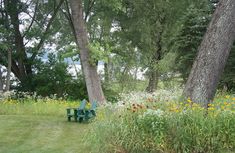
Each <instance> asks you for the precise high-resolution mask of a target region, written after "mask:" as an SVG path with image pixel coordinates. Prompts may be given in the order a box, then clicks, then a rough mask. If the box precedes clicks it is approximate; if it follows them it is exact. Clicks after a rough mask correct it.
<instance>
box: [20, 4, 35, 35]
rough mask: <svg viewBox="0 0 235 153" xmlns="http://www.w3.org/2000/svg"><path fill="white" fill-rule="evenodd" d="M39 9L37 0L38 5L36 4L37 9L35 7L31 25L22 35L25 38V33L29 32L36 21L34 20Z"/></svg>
mask: <svg viewBox="0 0 235 153" xmlns="http://www.w3.org/2000/svg"><path fill="white" fill-rule="evenodd" d="M37 9H38V0H37V2H36V6H35V9H34V14H33V17H32V21H31V23H30V25H29V27H28V28H27V30H26V31H25V33H24V34H23V36H22V37H23V38H24V37H25V35H26V34H27V33H28V32H29V30H30V29H31V27H32V25H33V23H34V21H35V18H36V14H37Z"/></svg>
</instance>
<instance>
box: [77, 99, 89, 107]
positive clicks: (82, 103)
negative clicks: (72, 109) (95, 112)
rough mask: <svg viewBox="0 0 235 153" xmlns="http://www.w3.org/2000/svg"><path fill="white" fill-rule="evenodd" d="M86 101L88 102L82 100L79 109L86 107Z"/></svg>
mask: <svg viewBox="0 0 235 153" xmlns="http://www.w3.org/2000/svg"><path fill="white" fill-rule="evenodd" d="M86 103H87V101H86V100H85V99H83V100H82V102H81V104H80V106H79V108H78V110H83V109H85V107H86Z"/></svg>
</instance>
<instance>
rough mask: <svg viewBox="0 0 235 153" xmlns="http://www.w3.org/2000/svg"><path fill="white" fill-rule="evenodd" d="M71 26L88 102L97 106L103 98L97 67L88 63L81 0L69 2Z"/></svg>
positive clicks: (88, 56) (101, 102) (103, 100)
mask: <svg viewBox="0 0 235 153" xmlns="http://www.w3.org/2000/svg"><path fill="white" fill-rule="evenodd" d="M70 6H71V10H72V18H73V24H74V28H75V32H76V40H77V44H78V47H79V48H80V59H81V64H82V68H83V73H84V76H85V81H86V87H87V91H88V97H89V101H90V102H94V101H97V102H98V103H99V104H103V103H105V97H104V94H103V90H102V88H101V82H100V79H99V76H98V73H97V66H96V65H95V64H91V63H89V58H90V55H89V54H90V50H89V47H88V45H89V42H88V34H87V30H86V26H85V22H84V19H83V8H82V1H81V0H70Z"/></svg>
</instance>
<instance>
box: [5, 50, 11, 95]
mask: <svg viewBox="0 0 235 153" xmlns="http://www.w3.org/2000/svg"><path fill="white" fill-rule="evenodd" d="M11 54H12V52H11V50H10V49H8V55H7V61H8V66H7V80H6V91H9V90H10V83H11V82H10V80H11V60H12V56H11Z"/></svg>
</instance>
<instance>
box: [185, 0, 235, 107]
mask: <svg viewBox="0 0 235 153" xmlns="http://www.w3.org/2000/svg"><path fill="white" fill-rule="evenodd" d="M234 39H235V1H234V0H220V2H219V4H218V7H217V8H216V11H215V13H214V14H213V17H212V20H211V22H210V24H209V27H208V29H207V32H206V34H205V36H204V38H203V41H202V43H201V45H200V47H199V52H198V55H197V58H196V59H195V61H194V64H193V67H192V70H191V72H190V75H189V78H188V80H187V83H186V86H185V89H184V92H183V96H184V97H186V98H191V100H192V101H193V102H196V103H199V104H201V105H202V106H204V107H207V106H208V103H209V102H210V101H212V100H213V98H214V95H215V92H216V88H217V85H218V82H219V79H220V77H221V75H222V73H223V70H224V67H225V64H226V61H227V58H228V56H229V52H230V50H231V47H232V45H233V42H234Z"/></svg>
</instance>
